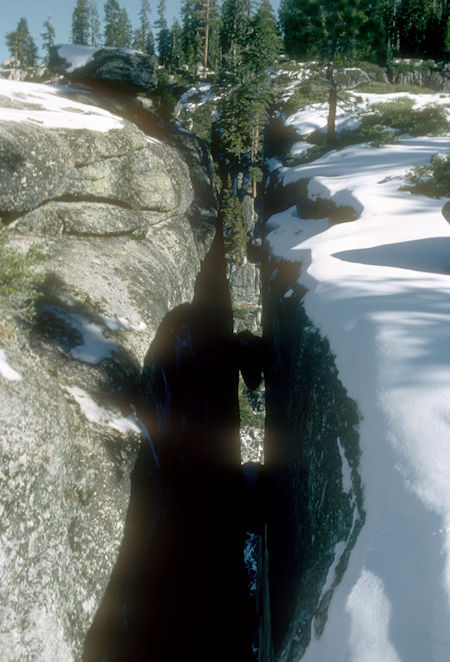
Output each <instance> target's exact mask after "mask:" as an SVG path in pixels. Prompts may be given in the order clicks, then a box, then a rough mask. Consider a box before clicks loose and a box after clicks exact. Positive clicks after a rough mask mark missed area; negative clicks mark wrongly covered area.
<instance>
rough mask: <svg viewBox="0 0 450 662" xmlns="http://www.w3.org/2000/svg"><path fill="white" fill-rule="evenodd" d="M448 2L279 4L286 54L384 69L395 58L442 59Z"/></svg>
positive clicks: (316, 0) (447, 41)
mask: <svg viewBox="0 0 450 662" xmlns="http://www.w3.org/2000/svg"><path fill="white" fill-rule="evenodd" d="M449 17H450V7H449V5H448V2H447V0H350V1H347V0H282V1H281V6H280V25H281V28H282V30H283V34H284V45H285V48H286V52H287V53H288V54H289V55H291V56H293V57H297V58H300V59H302V58H308V59H309V58H314V57H316V56H319V57H320V56H322V57H324V56H326V57H328V56H329V55H330V53H331V54H332V56H333V58H334V59H335V58H336V57H339V56H341V57H346V58H353V59H354V60H360V61H361V60H363V61H368V62H376V63H378V64H382V65H384V64H386V63H387V62H388V61H389V60H391V59H392V58H394V57H403V58H405V57H418V58H423V57H429V58H434V59H440V58H442V59H445V58H446V56H448V52H449V50H450V24H449Z"/></svg>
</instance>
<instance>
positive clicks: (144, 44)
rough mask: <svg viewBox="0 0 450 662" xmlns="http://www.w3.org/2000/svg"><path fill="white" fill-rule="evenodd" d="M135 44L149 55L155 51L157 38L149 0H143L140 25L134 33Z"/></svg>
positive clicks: (135, 46)
mask: <svg viewBox="0 0 450 662" xmlns="http://www.w3.org/2000/svg"><path fill="white" fill-rule="evenodd" d="M133 46H134V48H137V49H138V50H139V51H142V52H143V53H147V54H148V55H154V53H155V40H154V37H153V33H152V29H151V24H150V5H149V3H148V0H141V8H140V10H139V27H138V28H137V30H136V31H135V33H134V42H133Z"/></svg>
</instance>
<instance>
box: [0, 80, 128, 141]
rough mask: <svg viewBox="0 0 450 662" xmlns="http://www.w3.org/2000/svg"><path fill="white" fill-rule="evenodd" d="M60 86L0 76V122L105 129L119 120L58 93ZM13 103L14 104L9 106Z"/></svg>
mask: <svg viewBox="0 0 450 662" xmlns="http://www.w3.org/2000/svg"><path fill="white" fill-rule="evenodd" d="M64 92H67V88H64V87H63V86H56V85H55V86H52V85H40V84H37V83H23V82H19V81H13V80H3V79H0V97H5V100H4V101H2V103H1V104H0V106H1V107H0V122H17V123H22V122H25V123H28V124H35V125H36V124H37V125H39V126H45V127H48V128H53V129H88V130H90V131H101V132H106V131H110V130H111V129H120V128H121V127H123V122H122V121H121V120H120V119H119V118H118V117H117V116H115V115H113V114H112V113H110V112H109V111H107V110H103V109H102V108H97V107H94V106H90V105H88V104H83V103H79V102H77V101H73V100H71V99H68V98H67V97H64V96H62V94H64ZM11 106H14V107H11Z"/></svg>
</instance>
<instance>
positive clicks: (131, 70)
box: [48, 44, 158, 91]
mask: <svg viewBox="0 0 450 662" xmlns="http://www.w3.org/2000/svg"><path fill="white" fill-rule="evenodd" d="M48 68H49V69H50V71H54V72H55V73H58V74H63V75H64V76H67V78H69V79H74V80H81V81H83V80H84V81H97V82H98V81H101V82H103V83H107V84H109V85H113V86H115V87H120V88H125V89H126V90H133V91H139V90H140V91H149V90H152V89H154V88H155V87H156V86H157V83H158V81H157V76H156V59H155V58H154V57H152V56H150V55H145V54H144V53H141V52H140V51H136V50H132V49H129V48H112V47H111V48H107V47H103V48H91V47H89V46H79V45H74V44H63V45H58V46H54V47H52V48H51V49H50V55H49V63H48Z"/></svg>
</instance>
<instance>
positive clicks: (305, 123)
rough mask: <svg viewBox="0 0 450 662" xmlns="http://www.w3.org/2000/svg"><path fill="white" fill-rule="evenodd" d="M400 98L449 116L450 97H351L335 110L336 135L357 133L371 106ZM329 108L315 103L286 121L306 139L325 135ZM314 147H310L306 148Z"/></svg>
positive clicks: (365, 94) (296, 147)
mask: <svg viewBox="0 0 450 662" xmlns="http://www.w3.org/2000/svg"><path fill="white" fill-rule="evenodd" d="M400 97H402V98H405V97H407V98H408V99H412V100H413V101H414V103H415V107H416V108H424V107H425V106H427V105H429V104H430V103H433V104H435V105H440V106H444V108H446V109H447V113H449V110H448V107H449V101H450V97H449V94H442V95H435V94H412V93H410V92H392V93H390V94H374V93H371V92H358V91H355V92H354V93H352V94H350V95H349V99H347V100H346V101H343V102H338V105H337V109H336V132H337V133H339V132H340V131H344V130H345V131H352V130H354V129H357V128H358V126H359V124H360V121H361V116H362V115H363V114H366V113H368V112H370V111H371V106H373V105H375V104H378V103H387V102H391V101H395V100H396V99H399V98H400ZM327 117H328V104H326V103H315V104H310V105H308V106H305V107H304V108H301V109H300V110H298V111H297V112H296V113H293V114H292V115H290V116H289V117H288V118H286V120H285V124H286V126H290V127H292V128H294V129H295V130H296V131H297V133H298V135H299V137H301V136H307V135H308V134H310V133H312V132H313V131H320V132H321V133H325V132H326V130H327ZM308 147H311V145H310V144H309V143H306V144H305V147H304V148H308ZM292 150H293V151H292V153H293V154H299V153H301V151H303V150H302V148H301V142H299V143H296V144H295V145H293V147H292Z"/></svg>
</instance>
